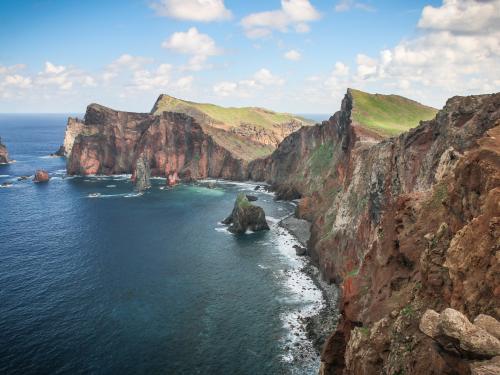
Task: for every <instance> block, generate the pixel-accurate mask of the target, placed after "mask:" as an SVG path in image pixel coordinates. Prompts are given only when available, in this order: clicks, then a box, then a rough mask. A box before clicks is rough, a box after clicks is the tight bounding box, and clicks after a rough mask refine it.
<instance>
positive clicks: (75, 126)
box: [57, 117, 85, 157]
mask: <svg viewBox="0 0 500 375" xmlns="http://www.w3.org/2000/svg"><path fill="white" fill-rule="evenodd" d="M84 126H85V123H84V122H83V121H82V120H80V119H79V118H73V117H69V118H68V123H67V124H66V132H65V134H64V143H63V145H62V146H61V147H60V148H59V150H58V152H57V154H58V156H66V157H67V156H69V155H71V151H72V149H73V144H74V143H75V139H76V137H77V136H78V135H79V134H81V133H82V131H83V129H84Z"/></svg>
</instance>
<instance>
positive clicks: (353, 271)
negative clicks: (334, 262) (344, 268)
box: [347, 267, 359, 277]
mask: <svg viewBox="0 0 500 375" xmlns="http://www.w3.org/2000/svg"><path fill="white" fill-rule="evenodd" d="M358 273H359V267H358V268H354V269H353V270H351V271H349V272H348V273H347V276H349V277H354V276H358Z"/></svg>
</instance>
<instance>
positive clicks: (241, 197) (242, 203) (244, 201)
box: [236, 193, 252, 208]
mask: <svg viewBox="0 0 500 375" xmlns="http://www.w3.org/2000/svg"><path fill="white" fill-rule="evenodd" d="M236 205H237V206H238V207H241V208H247V207H250V206H252V204H251V203H250V201H249V200H248V198H247V196H246V195H245V194H243V193H239V194H238V196H237V197H236Z"/></svg>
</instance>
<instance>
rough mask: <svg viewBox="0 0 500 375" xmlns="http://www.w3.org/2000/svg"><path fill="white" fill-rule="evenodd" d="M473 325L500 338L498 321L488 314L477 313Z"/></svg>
mask: <svg viewBox="0 0 500 375" xmlns="http://www.w3.org/2000/svg"><path fill="white" fill-rule="evenodd" d="M474 325H475V326H476V327H480V328H482V329H484V330H485V331H486V332H488V333H489V334H490V335H493V336H495V337H496V338H497V339H499V340H500V322H499V321H498V320H496V319H495V318H493V317H492V316H489V315H484V314H479V315H478V316H477V317H476V319H474Z"/></svg>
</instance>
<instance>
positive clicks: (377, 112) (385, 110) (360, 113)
mask: <svg viewBox="0 0 500 375" xmlns="http://www.w3.org/2000/svg"><path fill="white" fill-rule="evenodd" d="M351 93H352V96H353V99H354V108H353V111H352V115H353V120H354V122H355V123H356V124H359V125H361V126H362V127H365V128H367V129H368V130H371V131H373V132H375V133H376V134H378V135H379V136H382V137H392V136H396V135H399V134H401V133H403V132H405V131H407V130H408V129H411V128H413V127H415V126H417V125H418V124H419V122H420V121H422V120H430V119H432V118H434V116H435V115H436V113H437V109H435V108H431V107H427V106H425V105H423V104H420V103H418V102H415V101H413V100H410V99H407V98H404V97H402V96H398V95H381V94H369V93H366V92H363V91H359V90H354V89H351Z"/></svg>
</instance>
